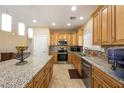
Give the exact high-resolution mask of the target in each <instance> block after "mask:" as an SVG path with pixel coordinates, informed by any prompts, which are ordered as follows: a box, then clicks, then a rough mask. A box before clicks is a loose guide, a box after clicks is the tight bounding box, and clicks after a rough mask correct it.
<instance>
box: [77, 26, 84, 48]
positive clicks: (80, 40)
mask: <svg viewBox="0 0 124 93" xmlns="http://www.w3.org/2000/svg"><path fill="white" fill-rule="evenodd" d="M77 45H78V46H83V29H82V28H79V29H78V31H77Z"/></svg>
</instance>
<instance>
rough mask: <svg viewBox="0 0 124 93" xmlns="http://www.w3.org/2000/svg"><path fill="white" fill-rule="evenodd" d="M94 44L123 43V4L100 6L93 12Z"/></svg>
mask: <svg viewBox="0 0 124 93" xmlns="http://www.w3.org/2000/svg"><path fill="white" fill-rule="evenodd" d="M93 44H94V45H124V6H123V5H117V6H111V5H108V6H102V7H101V8H100V9H99V10H97V11H96V12H95V13H94V14H93Z"/></svg>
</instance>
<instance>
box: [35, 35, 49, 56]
mask: <svg viewBox="0 0 124 93" xmlns="http://www.w3.org/2000/svg"><path fill="white" fill-rule="evenodd" d="M34 55H48V37H47V36H35V37H34Z"/></svg>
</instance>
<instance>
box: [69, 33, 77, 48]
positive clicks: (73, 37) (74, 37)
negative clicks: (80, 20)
mask: <svg viewBox="0 0 124 93" xmlns="http://www.w3.org/2000/svg"><path fill="white" fill-rule="evenodd" d="M70 41H71V44H70V45H71V46H75V45H77V33H76V32H72V33H71V39H70Z"/></svg>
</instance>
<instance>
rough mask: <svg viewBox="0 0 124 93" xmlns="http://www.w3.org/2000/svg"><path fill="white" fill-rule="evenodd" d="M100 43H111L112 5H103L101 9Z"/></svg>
mask: <svg viewBox="0 0 124 93" xmlns="http://www.w3.org/2000/svg"><path fill="white" fill-rule="evenodd" d="M100 13H101V45H109V44H111V31H112V29H111V28H112V25H111V22H112V6H105V7H103V8H102V9H101V11H100Z"/></svg>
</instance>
